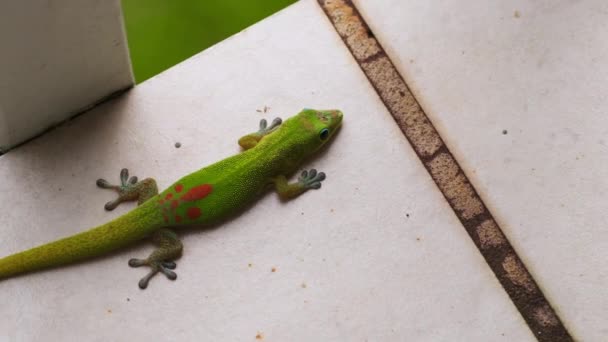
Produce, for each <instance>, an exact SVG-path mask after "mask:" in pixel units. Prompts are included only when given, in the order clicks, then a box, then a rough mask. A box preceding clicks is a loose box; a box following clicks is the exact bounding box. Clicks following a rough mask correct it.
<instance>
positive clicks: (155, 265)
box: [129, 259, 177, 290]
mask: <svg viewBox="0 0 608 342" xmlns="http://www.w3.org/2000/svg"><path fill="white" fill-rule="evenodd" d="M129 266H131V267H140V266H149V267H150V272H148V274H146V276H145V277H143V278H141V280H140V281H139V283H138V285H139V288H140V289H142V290H143V289H145V288H147V287H148V283H149V282H150V279H152V277H154V276H155V275H156V274H158V273H159V272H160V273H162V274H164V275H165V276H166V277H167V278H168V279H169V280H175V279H177V274H176V273H175V272H173V271H171V270H174V269H175V268H176V267H177V264H176V263H175V262H173V261H160V262H157V261H154V262H150V261H148V260H146V259H131V260H129Z"/></svg>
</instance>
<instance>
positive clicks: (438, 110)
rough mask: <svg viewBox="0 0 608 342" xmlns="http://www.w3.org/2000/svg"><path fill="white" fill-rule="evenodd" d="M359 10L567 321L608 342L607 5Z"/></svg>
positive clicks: (395, 4)
mask: <svg viewBox="0 0 608 342" xmlns="http://www.w3.org/2000/svg"><path fill="white" fill-rule="evenodd" d="M355 3H356V5H357V6H358V8H359V10H360V11H361V13H362V15H363V16H364V17H365V19H366V20H367V22H368V24H369V25H370V26H371V28H372V30H373V31H374V34H375V35H376V37H377V38H378V39H379V41H380V43H382V44H383V46H384V47H385V49H386V50H387V52H388V54H389V55H390V56H391V58H392V59H393V61H394V62H395V63H396V65H397V68H398V69H400V71H401V73H402V75H403V76H404V77H405V79H406V80H407V82H408V84H409V86H410V87H411V89H412V91H413V93H414V94H415V95H416V96H417V98H418V100H419V101H420V102H421V104H422V106H423V108H424V109H425V110H426V112H427V114H428V115H429V117H430V118H431V120H432V121H433V122H434V124H435V125H436V126H437V128H438V130H439V131H440V133H441V135H442V136H443V138H444V139H445V140H446V142H447V144H448V145H449V147H450V149H451V150H452V151H453V152H454V154H455V155H456V157H457V158H458V160H459V162H460V163H461V165H462V166H463V167H464V169H465V172H467V174H468V176H469V177H470V178H471V180H472V181H473V183H474V185H475V186H476V187H477V189H478V190H479V191H480V193H481V196H482V197H483V198H484V199H485V200H486V204H487V205H488V206H489V207H490V210H491V211H492V213H493V214H494V215H495V217H496V219H497V221H498V222H499V223H500V224H501V227H502V228H503V230H504V232H505V234H506V235H507V236H508V237H509V238H510V240H511V242H512V244H513V245H514V247H515V248H516V250H517V251H518V253H519V255H520V256H521V257H522V259H523V260H524V262H525V263H526V264H527V266H528V267H529V269H530V271H531V272H532V274H533V276H534V277H535V279H536V280H537V281H538V282H539V284H540V287H541V288H542V289H543V290H544V292H545V295H547V297H548V299H549V301H551V302H552V304H553V305H554V306H555V308H556V310H557V312H558V314H559V315H560V316H561V318H562V319H563V320H564V323H565V324H566V326H567V327H568V328H569V329H570V331H571V332H572V333H573V335H574V336H575V337H577V338H580V339H581V340H582V341H604V340H605V339H606V336H607V335H608V328H606V324H605V321H606V319H607V318H608V290H607V286H606V285H607V284H608V258H607V257H606V251H607V250H608V228H607V227H608V217H607V216H606V212H607V211H606V207H607V205H608V201H607V199H606V198H607V197H606V196H607V194H608V147H607V146H608V145H607V141H608V138H607V136H608V116H606V115H605V113H606V111H607V110H608V97H607V96H606V91H607V90H608V88H607V86H606V80H607V79H608V67H606V66H607V65H608V44H606V42H607V41H608V25H606V22H608V4H606V3H605V2H603V1H593V0H588V1H578V2H572V1H537V2H527V1H515V2H508V3H495V4H494V3H493V4H492V5H489V4H488V3H487V2H484V1H469V2H462V1H447V2H445V1H444V2H441V3H438V2H428V1H395V0H393V1H391V0H382V1H355ZM503 131H504V132H503Z"/></svg>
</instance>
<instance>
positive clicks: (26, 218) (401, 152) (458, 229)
mask: <svg viewBox="0 0 608 342" xmlns="http://www.w3.org/2000/svg"><path fill="white" fill-rule="evenodd" d="M302 47H308V48H306V49H303V48H302ZM265 107H266V112H267V113H264V110H263V109H264V108H265ZM302 107H312V108H331V107H337V108H340V109H342V110H343V111H344V112H345V122H344V127H343V128H342V130H341V132H340V133H339V134H338V136H337V137H336V140H335V141H334V143H333V144H332V146H330V148H329V149H328V150H327V151H326V152H325V153H323V154H322V155H321V156H320V157H318V158H315V159H314V160H312V161H311V162H310V163H309V165H308V166H309V167H312V166H314V167H317V168H318V169H320V170H323V171H325V172H326V173H327V174H328V179H327V180H326V182H325V183H324V185H323V188H322V189H321V190H319V191H314V192H311V193H307V194H305V195H304V196H302V197H301V198H299V199H296V200H295V201H293V202H290V203H285V204H284V203H281V202H280V201H279V200H278V199H277V197H276V195H274V194H268V195H267V196H265V197H264V198H263V199H261V200H260V201H259V202H258V203H257V204H256V205H255V206H254V207H253V208H251V210H249V211H247V212H245V213H243V215H241V216H239V217H238V218H236V219H235V220H233V221H231V222H229V223H227V224H225V225H223V226H222V227H221V228H219V229H216V230H211V231H205V232H193V233H188V234H185V236H184V239H183V240H184V243H185V253H184V256H183V258H182V259H181V260H180V262H179V267H178V274H179V277H180V278H179V279H178V280H177V281H176V282H175V283H170V282H168V281H167V280H166V279H162V278H158V279H154V281H153V282H152V283H151V284H150V287H149V288H148V289H147V290H146V291H140V290H139V289H138V288H137V285H136V283H137V280H138V279H139V277H141V276H142V275H143V272H144V271H143V270H133V269H129V268H128V267H127V265H126V261H127V260H128V258H130V257H133V256H142V255H146V254H147V253H148V252H149V250H150V247H149V246H146V245H144V246H140V247H135V248H132V249H129V250H127V251H121V252H119V253H116V254H113V255H111V256H109V257H106V258H100V259H97V260H94V261H91V262H87V263H82V264H79V265H75V266H71V267H66V268H62V269H57V270H52V271H48V272H42V273H37V274H32V275H27V276H23V277H19V278H15V279H11V280H8V281H3V282H1V283H0V293H1V294H2V302H3V305H2V306H0V316H1V317H9V318H8V319H3V320H0V331H2V332H3V333H4V334H6V336H7V338H8V339H9V340H16V339H20V340H40V339H45V340H66V339H70V338H72V339H74V340H96V339H97V340H100V341H107V340H119V341H126V340H129V341H144V340H148V341H149V340H170V339H171V340H175V339H178V340H193V339H195V338H196V339H200V340H215V341H219V340H221V341H243V340H244V341H248V340H250V341H256V340H260V339H263V340H265V341H286V340H289V341H310V340H317V341H341V340H366V339H367V340H369V341H390V340H401V339H403V338H406V337H407V338H408V339H412V340H417V341H446V340H466V341H501V340H504V341H513V340H515V341H532V340H533V337H532V335H531V334H530V332H529V330H528V328H527V327H526V326H525V324H524V322H523V320H522V318H521V317H520V315H519V314H518V312H517V311H516V310H515V308H514V306H513V304H512V303H511V302H510V301H509V299H508V297H507V296H506V294H505V293H504V291H503V290H502V288H501V287H500V286H499V284H498V282H497V281H496V279H495V278H494V276H493V274H492V273H491V272H490V270H489V268H488V267H487V265H486V264H485V263H484V261H483V259H482V258H481V256H480V255H479V252H478V251H477V250H476V248H475V246H474V245H473V243H472V242H471V241H470V239H469V237H468V235H467V234H466V232H465V231H464V229H462V226H461V225H460V223H459V222H458V220H457V219H456V217H455V216H454V215H453V213H452V211H451V209H450V208H449V206H448V205H447V203H446V202H445V200H444V199H443V197H442V195H441V194H440V193H439V191H438V190H437V188H436V186H435V184H434V183H433V182H432V181H431V179H430V178H429V176H428V174H427V173H426V171H425V170H424V168H423V167H422V165H421V164H420V162H419V160H418V159H417V157H416V155H415V154H414V152H413V151H412V149H411V147H410V146H409V145H408V143H407V142H406V141H405V139H404V138H403V135H402V134H401V132H400V130H399V129H398V128H397V126H396V125H395V124H394V121H393V119H392V118H391V116H390V115H389V114H388V113H387V112H386V109H385V107H384V106H383V104H382V103H381V102H380V101H379V99H378V98H377V96H376V95H375V93H374V92H373V90H372V88H371V87H370V85H369V84H368V82H367V80H366V78H365V77H364V76H363V74H362V73H361V71H360V69H359V67H358V66H357V65H356V64H355V63H354V61H353V60H352V58H351V56H350V54H349V52H348V51H347V50H346V48H345V47H344V46H343V45H342V42H341V40H340V39H339V37H338V36H337V35H336V34H335V32H334V30H333V28H332V27H331V25H330V24H329V22H328V21H327V19H326V17H325V15H324V14H323V13H322V11H321V9H320V8H319V7H318V6H317V4H316V3H315V2H314V1H301V2H299V3H297V4H296V5H294V6H292V7H289V8H288V9H286V10H284V11H282V12H280V13H278V14H277V15H275V16H273V17H271V18H269V19H267V20H265V21H263V22H261V23H259V24H258V25H255V26H253V27H251V28H250V29H248V30H246V31H245V32H243V33H241V34H239V35H237V36H235V37H233V38H231V39H228V40H227V41H225V42H223V43H222V44H220V45H218V46H216V47H214V48H211V49H209V50H207V51H205V52H204V53H202V54H200V55H198V56H195V57H193V58H191V59H189V60H188V61H186V62H184V63H182V64H180V65H178V66H176V67H174V68H172V69H170V70H169V71H167V72H165V73H163V74H160V75H158V76H156V77H154V78H152V79H151V80H149V81H146V82H144V83H143V84H141V85H139V86H137V87H136V88H135V89H133V90H132V91H131V92H129V93H128V94H127V95H125V96H123V97H121V98H120V99H117V100H114V101H112V102H110V103H107V104H105V105H103V106H101V107H98V108H96V109H95V110H93V111H91V112H90V113H87V114H85V115H83V116H81V117H79V118H78V119H76V120H74V121H72V122H70V124H69V125H65V126H62V127H61V128H59V129H57V130H55V131H53V132H51V133H49V134H47V135H45V136H44V137H42V138H40V139H37V140H35V141H33V142H31V143H28V144H27V145H26V146H23V147H20V148H19V149H17V150H15V151H12V152H11V153H9V154H7V155H5V156H2V157H1V158H0V177H1V178H3V179H5V181H4V182H2V183H0V196H2V197H1V201H2V203H5V205H6V204H7V203H10V205H11V208H15V209H14V210H2V211H0V225H1V226H2V227H3V228H2V229H3V232H4V233H3V234H2V235H0V246H3V247H2V251H1V253H2V255H5V254H9V253H13V252H16V251H18V250H21V249H24V248H27V247H31V246H34V245H37V244H40V243H43V242H46V241H49V240H52V239H56V238H58V237H62V236H65V235H68V234H73V233H76V232H79V231H81V230H82V229H83V228H84V227H89V226H93V225H95V224H98V223H102V222H105V221H107V220H108V218H110V217H113V216H115V215H117V214H118V213H111V214H108V213H105V212H104V211H103V209H102V206H103V203H105V202H106V201H107V200H108V199H109V198H111V197H112V195H113V194H111V193H109V192H104V191H100V190H98V189H96V187H95V184H94V180H95V179H96V178H98V177H100V176H103V177H106V178H111V177H115V179H116V178H117V177H118V170H119V169H120V168H121V167H125V166H126V167H129V168H130V169H131V170H132V172H133V173H135V174H137V175H138V176H140V177H146V176H154V177H155V178H156V179H157V180H158V182H159V185H160V186H161V187H166V186H168V185H169V184H170V183H171V182H172V181H173V180H175V179H177V178H178V177H180V176H182V175H183V174H185V173H187V172H190V171H192V170H195V169H197V168H199V167H201V165H205V164H208V163H210V162H213V161H216V160H219V159H221V158H223V157H225V156H227V155H230V154H232V153H236V152H238V147H237V145H236V139H237V138H238V137H239V136H240V135H242V134H245V133H248V132H250V131H251V130H254V129H256V127H257V122H258V120H259V119H260V118H262V117H266V118H269V119H272V118H273V117H274V116H283V117H285V116H288V115H291V114H292V113H294V112H296V111H298V110H299V109H300V108H302ZM257 110H260V112H258V111H257ZM175 142H180V143H181V144H182V146H181V148H179V149H176V148H175V147H174V144H175ZM67 147H69V153H66V152H65V151H66V150H67ZM15 193H18V194H19V196H15V195H14V194H15ZM128 209H129V208H127V207H123V208H120V210H119V211H120V212H125V211H126V210H128ZM273 270H274V271H273ZM23 327H28V328H27V329H25V328H23ZM256 336H257V339H256Z"/></svg>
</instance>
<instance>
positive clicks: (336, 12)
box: [317, 0, 573, 342]
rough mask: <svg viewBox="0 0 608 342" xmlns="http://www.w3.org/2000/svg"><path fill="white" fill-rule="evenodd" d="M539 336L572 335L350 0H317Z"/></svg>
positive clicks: (560, 338)
mask: <svg viewBox="0 0 608 342" xmlns="http://www.w3.org/2000/svg"><path fill="white" fill-rule="evenodd" d="M317 1H318V2H319V5H320V6H321V8H323V10H324V11H325V14H327V17H328V18H329V20H330V21H331V23H332V24H333V26H334V28H335V29H336V31H337V32H338V34H339V35H340V37H341V38H342V40H343V41H344V43H345V44H346V46H347V47H348V49H349V50H350V52H351V53H352V55H353V57H354V58H355V60H356V61H357V63H358V64H359V66H360V67H361V69H362V70H363V72H364V73H365V75H366V76H367V78H368V80H369V81H370V83H371V84H372V86H373V87H374V89H375V90H376V92H377V93H378V95H379V96H380V98H381V99H382V101H383V102H384V104H385V106H386V108H387V109H388V110H389V112H390V113H391V114H392V116H393V118H394V119H395V121H396V122H397V125H398V126H399V127H400V128H401V130H402V131H403V133H404V135H405V137H406V138H407V140H408V141H409V142H410V144H411V145H412V147H413V148H414V151H415V152H416V154H417V155H418V157H419V158H420V161H421V162H422V163H423V165H424V167H425V168H426V169H427V171H428V172H429V174H430V175H431V178H432V179H433V181H434V182H435V183H436V184H437V186H438V187H439V189H440V191H441V192H442V193H443V196H444V197H445V199H446V200H447V201H448V203H449V204H450V206H451V207H452V210H454V213H455V214H456V216H457V217H458V219H459V220H460V222H461V223H462V225H463V226H464V228H465V230H466V231H467V233H468V234H469V236H470V237H471V239H472V240H473V242H474V243H475V245H476V246H477V248H478V249H479V252H480V253H481V254H482V256H483V257H484V259H485V260H486V262H487V263H488V265H489V266H490V268H491V269H492V271H493V272H494V274H495V275H496V278H498V280H499V282H500V283H501V285H502V286H503V288H504V290H505V291H506V292H507V294H508V295H509V297H510V298H511V300H512V301H513V303H514V304H515V306H516V307H517V309H518V310H519V312H520V314H521V315H522V316H523V318H524V320H525V321H526V323H527V324H528V327H529V328H530V329H531V330H532V333H533V334H534V335H535V336H536V338H537V339H538V340H539V341H551V342H561V341H573V339H572V337H571V336H570V333H569V332H568V330H567V329H566V327H565V326H564V324H563V323H562V321H561V320H560V318H559V317H558V316H557V314H556V313H555V310H554V309H553V308H552V307H551V304H550V303H549V301H548V300H547V298H546V297H545V296H544V294H543V293H542V291H541V289H540V288H539V286H538V284H537V283H536V281H535V280H534V278H533V277H532V275H531V274H530V272H529V271H528V269H527V268H526V266H525V265H524V263H523V262H522V260H521V259H520V258H519V256H518V255H517V253H516V252H515V250H514V249H513V246H512V245H511V243H510V242H509V240H508V239H507V238H506V237H505V235H504V234H503V232H502V229H501V228H500V226H499V225H498V224H497V223H496V220H494V217H493V216H492V214H491V213H490V211H489V210H488V208H487V207H486V205H485V204H484V203H483V201H482V199H481V197H480V196H479V194H478V193H477V191H476V190H475V188H474V187H473V185H472V184H471V182H470V181H469V179H468V178H467V176H466V175H465V173H464V171H463V170H462V168H461V167H460V165H459V164H458V162H457V161H456V159H455V158H454V156H453V155H452V153H451V152H450V150H449V149H448V147H447V146H446V144H445V143H444V141H443V139H442V138H441V136H440V135H439V133H438V132H437V130H436V129H435V127H434V126H433V124H432V123H431V121H430V120H429V118H428V117H427V115H426V113H425V112H424V110H423V109H422V108H421V107H420V105H419V104H418V101H417V100H416V99H415V97H414V95H413V94H412V93H411V91H410V90H409V88H408V87H407V84H406V83H405V81H404V80H403V77H402V76H401V75H400V74H399V72H398V71H397V69H396V68H395V66H394V65H393V63H392V61H391V60H390V58H389V57H388V55H387V54H386V52H385V51H384V49H383V48H382V46H381V45H380V43H379V42H378V41H377V40H376V38H375V36H374V34H373V32H372V31H371V30H370V28H369V27H368V26H367V24H366V23H365V21H364V20H363V18H362V17H361V15H360V14H359V12H358V10H357V9H356V7H355V5H354V4H353V3H352V2H351V1H349V0H317Z"/></svg>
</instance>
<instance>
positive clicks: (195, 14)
mask: <svg viewBox="0 0 608 342" xmlns="http://www.w3.org/2000/svg"><path fill="white" fill-rule="evenodd" d="M295 1H296V0H122V7H123V12H124V17H125V18H124V20H125V26H126V29H127V38H128V41H129V50H130V53H131V63H132V64H133V72H134V73H135V79H136V81H137V83H140V82H142V81H144V80H146V79H148V78H150V77H152V76H154V75H156V74H158V73H160V72H162V71H163V70H166V69H168V68H170V67H171V66H173V65H175V64H177V63H179V62H181V61H183V60H185V59H187V58H188V57H190V56H192V55H194V54H196V53H198V52H200V51H202V50H204V49H205V48H207V47H209V46H211V45H213V44H215V43H217V42H219V41H221V40H223V39H225V38H227V37H229V36H231V35H233V34H235V33H237V32H239V31H241V30H243V29H244V28H246V27H248V26H250V25H252V24H254V23H256V22H257V21H259V20H261V19H263V18H265V17H267V16H269V15H271V14H273V13H274V12H277V11H279V10H280V9H282V8H284V7H286V6H287V5H290V4H292V3H294V2H295Z"/></svg>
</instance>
